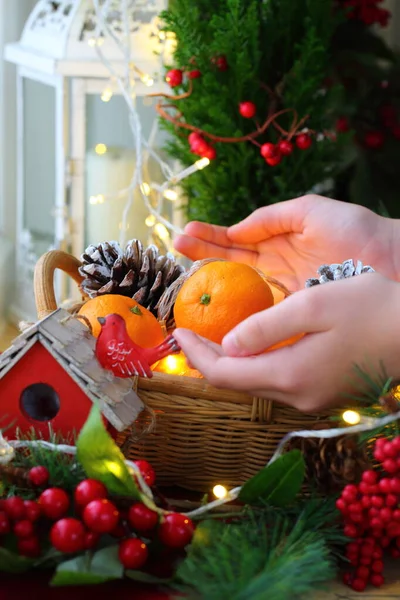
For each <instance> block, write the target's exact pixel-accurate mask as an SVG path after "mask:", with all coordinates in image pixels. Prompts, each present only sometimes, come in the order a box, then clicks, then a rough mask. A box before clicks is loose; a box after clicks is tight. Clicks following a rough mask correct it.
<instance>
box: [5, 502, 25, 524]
mask: <svg viewBox="0 0 400 600" xmlns="http://www.w3.org/2000/svg"><path fill="white" fill-rule="evenodd" d="M4 511H5V512H6V513H7V515H8V516H9V517H10V519H13V520H14V521H17V520H19V519H23V518H24V517H25V504H24V501H23V500H22V498H20V497H19V496H10V498H7V499H6V500H5V501H4Z"/></svg>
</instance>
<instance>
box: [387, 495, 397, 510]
mask: <svg viewBox="0 0 400 600" xmlns="http://www.w3.org/2000/svg"><path fill="white" fill-rule="evenodd" d="M385 502H386V506H389V507H390V508H393V507H394V506H397V504H398V500H397V496H395V494H388V495H387V496H386V500H385Z"/></svg>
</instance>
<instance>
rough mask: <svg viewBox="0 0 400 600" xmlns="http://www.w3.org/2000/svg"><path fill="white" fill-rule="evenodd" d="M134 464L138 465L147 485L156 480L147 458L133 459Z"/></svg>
mask: <svg viewBox="0 0 400 600" xmlns="http://www.w3.org/2000/svg"><path fill="white" fill-rule="evenodd" d="M134 463H135V465H136V466H137V467H138V469H139V471H140V473H141V474H142V477H143V479H144V480H145V482H146V483H147V485H148V486H149V487H152V486H153V485H154V484H155V482H156V474H155V472H154V469H153V467H152V466H151V464H150V463H148V462H147V460H135V461H134Z"/></svg>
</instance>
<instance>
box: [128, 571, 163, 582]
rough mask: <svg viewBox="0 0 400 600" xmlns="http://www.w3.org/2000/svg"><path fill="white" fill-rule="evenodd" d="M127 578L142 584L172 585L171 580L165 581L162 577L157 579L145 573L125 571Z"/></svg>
mask: <svg viewBox="0 0 400 600" xmlns="http://www.w3.org/2000/svg"><path fill="white" fill-rule="evenodd" d="M125 576H126V577H129V579H134V580H135V581H140V583H153V584H155V585H168V584H169V583H171V581H172V580H171V579H163V578H162V577H156V576H155V575H151V574H150V573H144V572H143V571H125Z"/></svg>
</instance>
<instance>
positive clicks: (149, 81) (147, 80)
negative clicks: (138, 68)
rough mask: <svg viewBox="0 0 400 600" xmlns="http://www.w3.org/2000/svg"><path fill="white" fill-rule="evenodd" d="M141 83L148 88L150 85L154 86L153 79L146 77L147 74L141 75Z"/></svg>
mask: <svg viewBox="0 0 400 600" xmlns="http://www.w3.org/2000/svg"><path fill="white" fill-rule="evenodd" d="M140 79H141V81H142V83H144V85H147V86H148V87H151V86H152V85H154V79H153V78H152V77H150V75H147V73H144V74H143V75H141V77H140Z"/></svg>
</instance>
